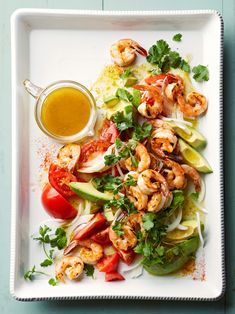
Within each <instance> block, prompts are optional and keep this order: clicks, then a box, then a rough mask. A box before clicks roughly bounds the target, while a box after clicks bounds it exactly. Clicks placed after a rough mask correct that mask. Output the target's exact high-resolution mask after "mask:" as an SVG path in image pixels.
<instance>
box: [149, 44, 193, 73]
mask: <svg viewBox="0 0 235 314" xmlns="http://www.w3.org/2000/svg"><path fill="white" fill-rule="evenodd" d="M147 61H148V62H149V63H152V64H155V65H156V66H157V67H156V69H157V72H158V73H157V74H160V73H166V72H168V71H169V70H170V68H171V67H172V68H174V69H176V68H180V69H182V70H183V71H185V72H189V71H190V67H189V64H188V63H187V62H186V61H185V60H184V59H182V58H181V56H180V55H179V53H178V52H176V51H172V50H171V48H170V47H169V45H168V43H167V42H166V41H165V40H163V39H161V40H158V41H157V42H156V44H155V45H153V46H152V47H151V48H150V49H149V51H148V56H147Z"/></svg>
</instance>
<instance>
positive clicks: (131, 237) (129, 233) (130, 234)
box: [109, 225, 137, 251]
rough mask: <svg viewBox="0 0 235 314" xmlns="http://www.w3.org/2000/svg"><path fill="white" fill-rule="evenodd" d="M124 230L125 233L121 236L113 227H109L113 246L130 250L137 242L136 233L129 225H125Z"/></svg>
mask: <svg viewBox="0 0 235 314" xmlns="http://www.w3.org/2000/svg"><path fill="white" fill-rule="evenodd" d="M122 230H123V232H124V234H123V235H121V236H119V235H117V234H116V232H115V231H114V230H113V229H112V225H111V228H110V229H109V239H110V241H111V242H112V243H113V246H114V247H115V248H116V249H118V250H125V251H126V250H129V249H131V248H133V247H134V246H135V245H136V243H137V238H136V235H135V233H134V231H133V229H132V228H131V227H130V226H128V225H123V227H122Z"/></svg>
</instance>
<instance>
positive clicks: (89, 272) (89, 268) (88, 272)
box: [84, 264, 95, 278]
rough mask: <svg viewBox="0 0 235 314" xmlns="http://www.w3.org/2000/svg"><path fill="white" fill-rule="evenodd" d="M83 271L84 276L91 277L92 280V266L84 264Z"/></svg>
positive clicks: (93, 269)
mask: <svg viewBox="0 0 235 314" xmlns="http://www.w3.org/2000/svg"><path fill="white" fill-rule="evenodd" d="M84 271H85V274H86V275H87V277H92V278H94V271H95V268H94V266H93V265H90V264H84Z"/></svg>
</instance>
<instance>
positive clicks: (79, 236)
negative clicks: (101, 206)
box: [73, 213, 106, 240]
mask: <svg viewBox="0 0 235 314" xmlns="http://www.w3.org/2000/svg"><path fill="white" fill-rule="evenodd" d="M105 225H106V219H105V218H104V216H103V215H102V214H101V213H98V214H96V215H95V216H94V217H93V218H92V219H91V220H90V221H89V222H88V223H87V224H86V225H85V227H84V228H82V229H81V230H79V231H78V233H76V234H75V236H74V238H73V240H84V239H87V238H89V237H91V236H92V235H93V234H94V233H95V232H97V231H99V230H100V229H102V228H104V226H105Z"/></svg>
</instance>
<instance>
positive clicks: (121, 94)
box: [116, 88, 133, 103]
mask: <svg viewBox="0 0 235 314" xmlns="http://www.w3.org/2000/svg"><path fill="white" fill-rule="evenodd" d="M116 96H117V97H118V98H119V99H122V100H125V101H127V102H130V103H131V102H132V100H133V96H132V95H131V93H130V92H128V90H126V89H124V88H118V89H117V91H116Z"/></svg>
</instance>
